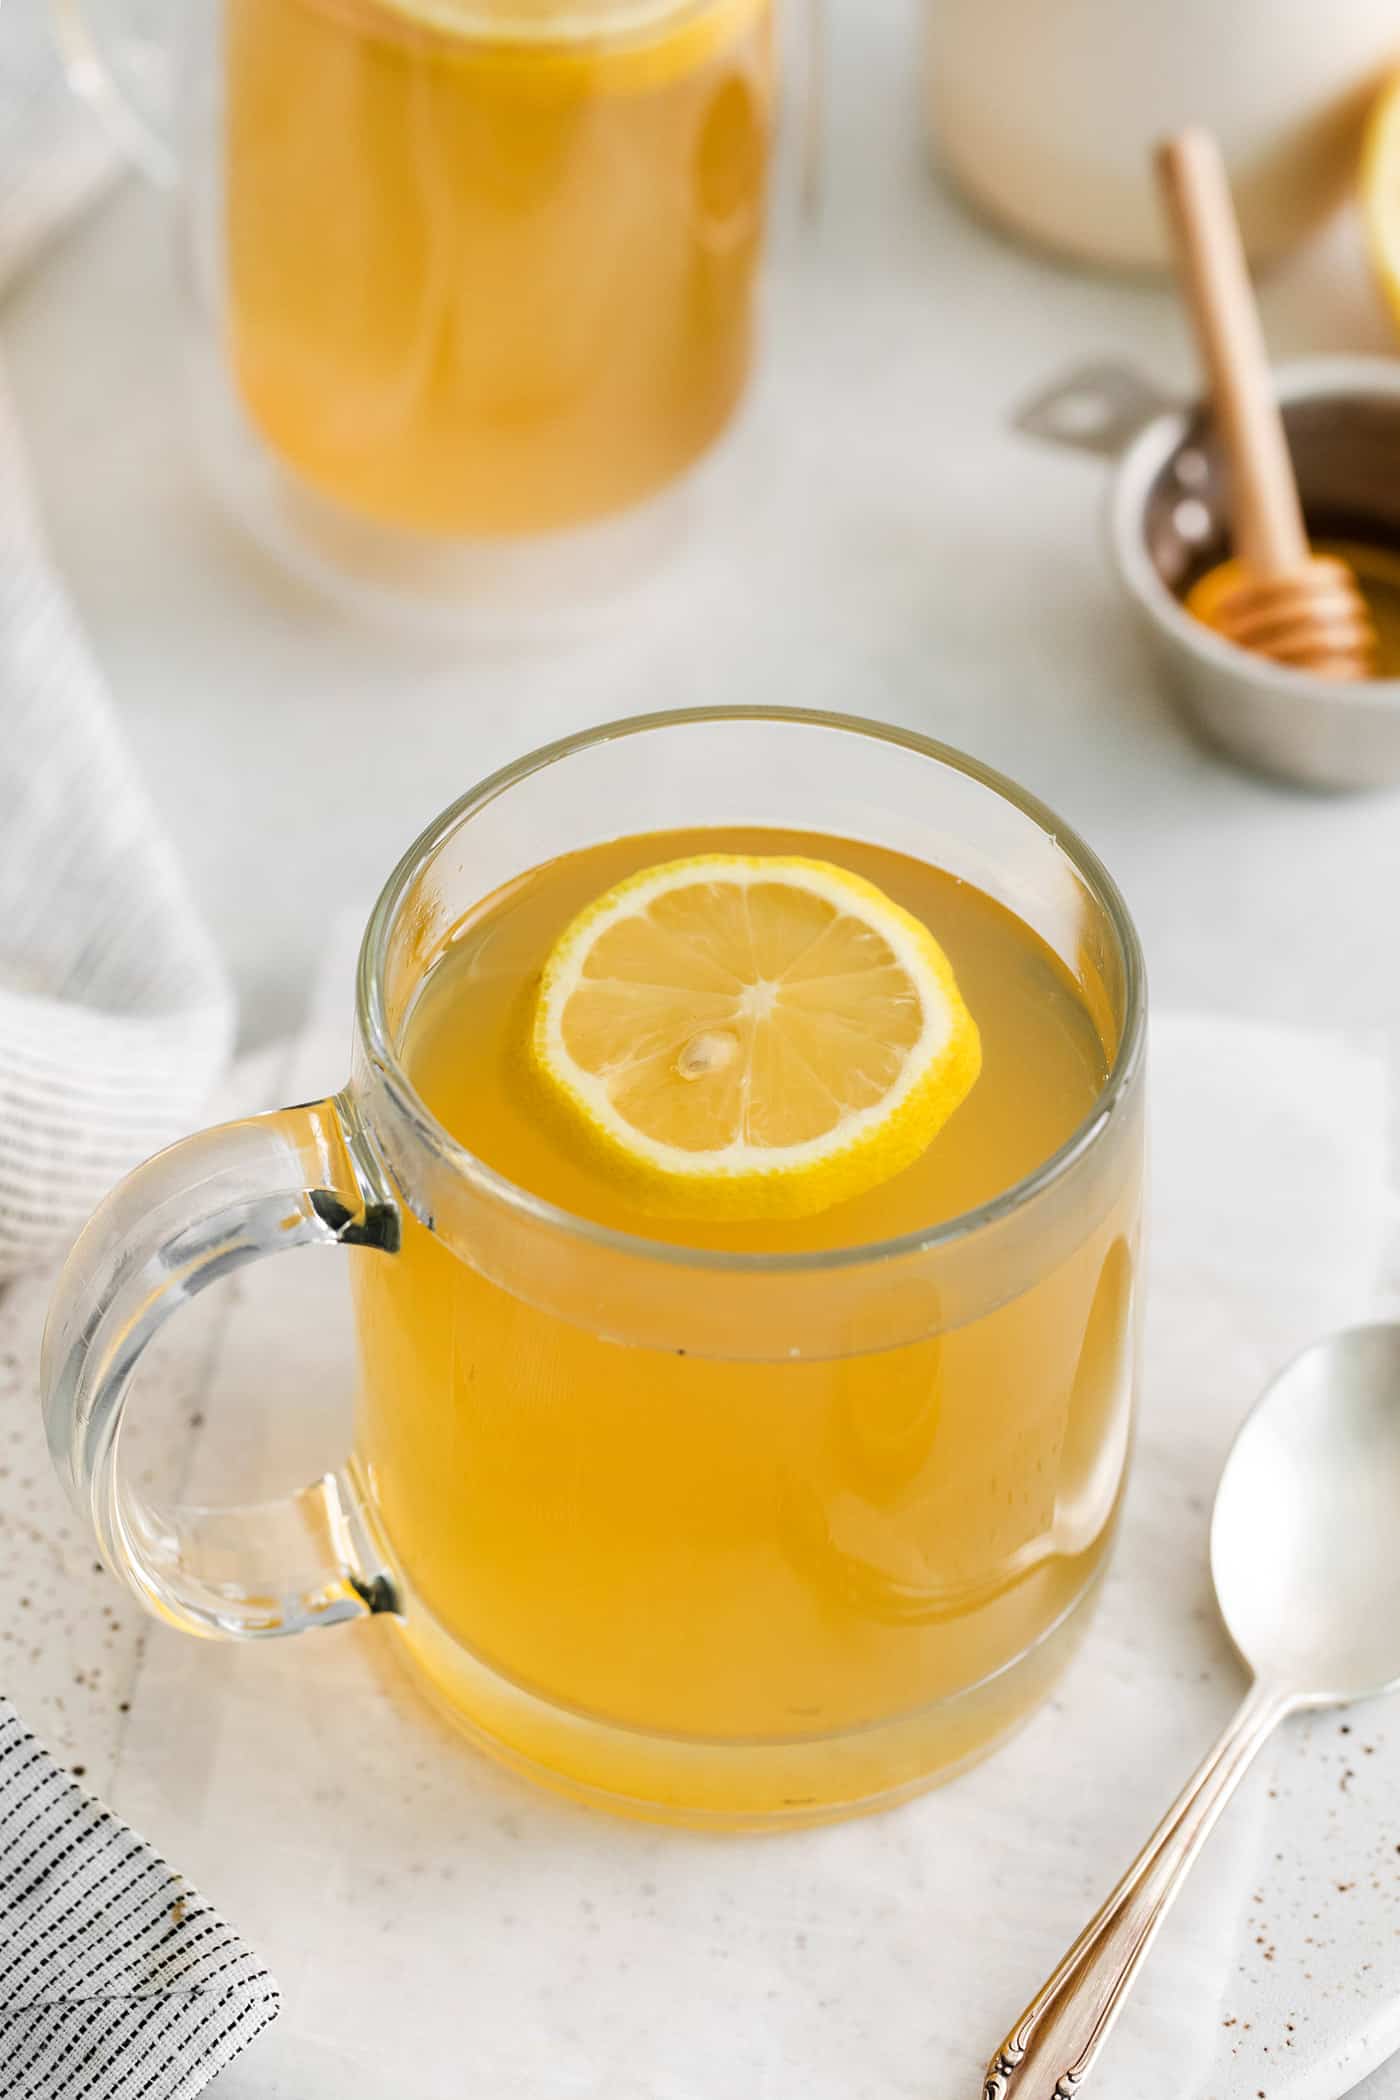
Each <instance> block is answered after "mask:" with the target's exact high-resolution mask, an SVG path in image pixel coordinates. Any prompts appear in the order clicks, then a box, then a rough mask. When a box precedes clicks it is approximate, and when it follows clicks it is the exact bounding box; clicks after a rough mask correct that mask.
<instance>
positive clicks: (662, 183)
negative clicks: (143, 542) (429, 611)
mask: <svg viewBox="0 0 1400 2100" xmlns="http://www.w3.org/2000/svg"><path fill="white" fill-rule="evenodd" d="M799 4H801V0H793V10H792V11H793V12H794V13H795V12H796V11H797V7H798V5H799ZM154 5H155V7H156V9H157V10H159V8H160V0H154ZM152 6H153V0H60V20H61V25H62V28H63V32H64V40H65V45H66V48H67V50H68V53H69V57H70V62H71V66H72V69H73V74H74V78H75V81H76V83H77V84H78V85H79V87H80V88H83V89H85V90H86V91H88V92H95V93H96V95H97V96H98V98H99V99H100V100H101V101H102V102H103V104H104V105H105V107H106V109H107V111H108V113H109V115H110V116H111V118H112V119H113V121H114V123H115V124H116V126H117V128H118V129H119V130H120V132H121V133H122V135H123V136H124V137H125V139H126V141H127V142H128V144H129V145H130V147H131V148H132V150H133V151H134V152H135V154H136V156H137V157H138V158H139V159H140V160H141V162H142V163H143V164H144V165H145V167H146V168H147V169H148V171H150V172H151V173H153V174H154V175H155V176H156V177H157V178H158V179H160V180H161V181H164V182H167V183H170V184H172V185H176V186H178V188H179V189H180V191H181V194H182V200H183V204H184V207H185V226H186V231H187V234H188V237H189V255H190V259H191V263H192V277H193V283H194V288H195V292H196V297H197V302H198V308H199V329H198V338H199V340H198V343H197V349H198V352H199V356H198V360H197V379H198V386H199V409H200V418H199V420H200V427H201V434H202V436H203V437H204V439H205V440H206V445H207V448H208V449H209V450H210V452H211V455H212V461H213V465H214V468H215V471H216V476H217V479H218V482H219V484H220V486H221V487H222V489H223V490H224V492H225V494H226V495H227V496H229V497H230V498H231V500H232V501H233V503H234V506H235V508H236V509H237V511H238V512H239V514H240V515H241V516H243V517H244V519H245V520H246V521H247V522H248V523H249V524H250V525H251V526H252V527H253V529H254V531H255V532H256V533H257V536H258V537H259V538H260V539H262V540H263V541H264V542H266V543H268V544H270V545H272V546H273V547H274V548H275V549H277V550H278V551H279V552H281V553H282V554H283V555H284V556H285V557H286V558H288V559H290V560H291V561H292V562H293V563H294V564H295V565H297V566H302V567H305V566H310V567H311V568H313V569H315V570H316V571H318V572H319V573H320V574H321V575H322V577H323V578H326V579H329V580H340V581H341V582H349V583H350V584H351V585H352V586H353V588H354V591H355V595H356V596H359V597H364V596H365V595H367V594H368V595H370V596H375V595H383V596H386V597H387V598H389V599H391V600H395V601H400V600H407V601H409V602H412V603H418V604H421V605H425V606H432V605H433V604H435V603H436V604H440V605H442V606H445V607H447V608H448V609H459V608H462V607H464V606H465V607H471V606H473V605H477V606H480V605H483V604H494V603H498V602H501V600H502V599H504V600H505V601H507V602H508V601H509V600H510V599H511V597H512V596H513V594H514V591H515V589H517V588H523V589H524V592H525V595H526V599H527V602H528V601H531V600H533V602H532V603H531V605H530V609H531V610H532V611H533V610H536V609H537V608H538V605H539V603H540V601H541V599H543V600H545V601H547V600H548V599H549V598H551V597H552V596H555V595H556V594H557V592H558V591H559V590H560V589H564V590H567V589H568V588H569V587H570V583H571V582H572V584H573V585H576V586H578V587H581V588H582V589H583V590H584V592H585V594H586V592H587V590H588V588H589V586H590V584H591V582H592V581H593V580H595V577H596V575H597V573H599V571H598V563H597V557H596V554H595V553H594V551H593V549H591V548H590V547H589V545H588V542H589V539H590V531H589V529H590V528H601V527H603V526H604V521H616V520H619V519H625V520H628V521H630V524H631V525H633V526H635V525H636V524H637V523H638V521H639V519H642V521H643V522H642V529H641V531H640V532H638V531H629V530H623V531H621V532H618V531H617V530H613V531H612V532H611V534H610V535H609V534H608V533H607V532H606V531H604V535H603V536H604V538H605V539H609V538H610V540H611V544H612V551H613V553H614V554H616V555H617V556H618V557H620V559H621V562H622V566H623V568H624V569H626V568H628V567H630V566H632V565H633V564H634V563H635V561H636V560H637V559H638V557H639V554H640V551H641V549H642V547H643V545H644V544H645V542H646V540H647V538H648V537H649V536H650V537H654V534H652V533H651V531H650V528H651V527H653V526H654V525H655V523H656V522H657V518H656V515H655V514H656V511H657V505H658V500H659V499H661V498H663V497H664V496H665V494H666V493H667V492H668V491H670V490H672V489H674V488H675V487H676V486H677V485H678V484H679V483H680V482H681V481H682V480H683V479H684V478H685V477H686V476H687V474H688V473H689V471H690V470H691V469H692V468H693V467H695V466H696V465H697V463H698V462H699V461H700V460H702V459H703V458H704V457H705V456H706V455H707V454H709V453H710V452H711V451H712V449H713V448H715V447H716V446H717V445H718V444H719V441H720V440H721V439H722V438H723V437H724V436H725V434H726V433H727V432H728V430H729V429H730V426H731V424H732V423H733V422H734V421H735V419H736V417H737V415H738V412H739V410H740V407H741V405H742V403H743V402H744V399H745V396H746V393H747V392H748V389H749V385H750V380H751V376H752V372H753V367H754V362H755V354H756V334H757V306H758V300H759V293H760V288H761V281H762V279H763V275H764V259H765V251H766V244H767V232H768V226H769V220H770V206H771V202H772V193H773V189H774V139H775V119H776V107H777V100H778V94H777V74H778V64H779V51H778V45H779V21H778V14H779V0H571V4H569V5H568V6H561V5H560V4H559V0H203V4H199V5H196V6H192V7H191V8H189V9H184V10H179V11H171V10H170V9H169V8H168V7H166V8H165V9H164V10H163V11H157V12H152ZM643 514H645V517H644V518H643ZM541 549H544V550H546V552H545V558H544V560H543V561H540V560H531V559H529V558H528V557H529V555H530V554H531V553H532V552H533V553H535V554H538V553H539V552H540V551H541ZM579 557H582V559H579ZM606 566H607V564H606V561H605V562H604V564H603V567H604V569H606Z"/></svg>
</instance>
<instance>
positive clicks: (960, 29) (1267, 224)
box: [926, 0, 1400, 268]
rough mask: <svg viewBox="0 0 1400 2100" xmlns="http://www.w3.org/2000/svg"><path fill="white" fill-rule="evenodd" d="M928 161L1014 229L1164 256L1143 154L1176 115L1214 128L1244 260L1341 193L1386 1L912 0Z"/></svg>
mask: <svg viewBox="0 0 1400 2100" xmlns="http://www.w3.org/2000/svg"><path fill="white" fill-rule="evenodd" d="M926 10H927V14H926V20H927V28H928V38H927V101H928V113H929V122H930V126H931V129H932V132H933V137H934V143H935V147H936V150H937V152H938V154H939V157H940V159H941V160H942V162H943V164H944V165H945V166H946V168H947V169H948V171H949V173H950V174H951V175H952V176H953V178H954V180H955V181H956V182H957V183H958V184H959V186H960V187H961V188H962V189H963V191H964V192H965V193H966V194H967V196H968V197H969V199H970V200H971V201H972V202H973V203H974V204H976V205H978V206H980V208H981V209H982V210H984V211H985V212H987V214H988V215H989V216H990V217H992V218H994V219H996V220H998V221H999V222H1000V223H1001V224H1003V225H1004V226H1006V227H1008V228H1010V229H1011V230H1012V231H1013V232H1015V233H1019V234H1021V235H1023V236H1025V237H1026V238H1028V239H1030V240H1032V241H1034V242H1036V243H1037V244H1038V245H1041V246H1045V247H1048V248H1053V249H1057V250H1059V251H1061V252H1063V253H1065V254H1067V255H1070V256H1073V257H1075V258H1076V259H1078V260H1080V261H1083V262H1089V263H1097V264H1102V265H1108V266H1110V267H1121V268H1145V267H1149V268H1155V267H1159V266H1161V265H1162V264H1164V263H1165V262H1166V260H1167V252H1166V242H1165V238H1164V234H1163V229H1162V226H1161V213H1160V208H1159V206H1158V203H1157V199H1156V196H1155V193H1154V191H1153V187H1152V173H1151V167H1150V164H1149V159H1150V154H1151V150H1152V147H1153V145H1154V144H1155V143H1156V142H1157V140H1158V139H1160V138H1162V137H1164V136H1165V135H1166V134H1167V133H1168V132H1172V131H1177V130H1180V129H1181V127H1182V126H1183V125H1186V124H1204V125H1205V126H1206V127H1207V128H1208V129H1209V130H1211V131H1213V132H1214V133H1215V134H1216V136H1217V138H1218V139H1219V140H1220V142H1221V146H1222V148H1223V150H1224V153H1225V157H1226V161H1227V163H1228V166H1229V170H1230V181H1231V187H1232V189H1233V191H1234V194H1235V199H1236V203H1237V205H1238V207H1239V213H1240V219H1241V223H1242V226H1243V230H1244V236H1245V243H1246V246H1247V247H1248V249H1249V252H1250V258H1251V260H1252V261H1253V262H1255V263H1256V264H1258V263H1266V262H1269V261H1272V260H1274V259H1275V258H1276V257H1278V256H1280V255H1282V254H1284V253H1285V252H1286V251H1287V250H1288V249H1289V248H1290V247H1292V246H1293V245H1294V244H1295V242H1297V241H1298V240H1300V239H1301V238H1302V237H1303V236H1304V235H1305V234H1306V233H1308V232H1309V231H1310V230H1311V229H1312V228H1313V227H1314V226H1316V225H1317V224H1318V223H1319V221H1320V220H1321V219H1322V218H1324V217H1325V216H1326V214H1327V213H1328V212H1329V211H1330V210H1331V209H1333V208H1334V207H1335V206H1336V205H1337V204H1338V203H1340V201H1341V198H1342V196H1343V194H1344V192H1345V189H1346V186H1347V183H1348V181H1349V179H1350V177H1351V174H1352V171H1353V168H1354V165H1355V157H1356V148H1357V141H1358V137H1359V133H1360V128H1361V124H1362V120H1363V118H1364V115H1365V111H1366V107H1367V104H1368V102H1369V100H1370V97H1371V95H1372V94H1373V93H1374V90H1375V88H1376V87H1377V85H1378V84H1379V81H1380V78H1381V77H1382V75H1383V74H1384V72H1385V71H1387V70H1388V69H1389V67H1391V66H1393V65H1394V64H1395V62H1396V61H1397V60H1400V13H1397V10H1396V9H1395V7H1394V6H1393V5H1391V0H1331V4H1330V5H1328V6H1319V5H1318V0H926Z"/></svg>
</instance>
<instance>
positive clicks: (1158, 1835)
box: [985, 1684, 1293, 2100]
mask: <svg viewBox="0 0 1400 2100" xmlns="http://www.w3.org/2000/svg"><path fill="white" fill-rule="evenodd" d="M1292 1704H1293V1701H1292V1699H1291V1698H1290V1697H1289V1695H1288V1694H1287V1693H1286V1692H1281V1691H1279V1690H1277V1689H1275V1688H1272V1687H1270V1686H1267V1685H1263V1684H1255V1685H1254V1686H1253V1687H1252V1688H1251V1690H1250V1692H1249V1695H1248V1697H1247V1698H1246V1699H1245V1701H1244V1704H1243V1705H1242V1706H1241V1707H1240V1709H1239V1712H1238V1713H1237V1714H1236V1715H1235V1717H1234V1719H1233V1720H1232V1721H1231V1723H1230V1725H1229V1727H1228V1728H1227V1729H1226V1730H1225V1733H1224V1735H1222V1736H1221V1738H1220V1741H1219V1742H1218V1743H1217V1744H1216V1746H1215V1748H1214V1749H1213V1750H1212V1751H1211V1753H1210V1755H1209V1756H1208V1757H1207V1758H1206V1760H1205V1762H1204V1763H1203V1764H1202V1765H1201V1766H1200V1768H1199V1770H1198V1771H1197V1772H1196V1775H1195V1777H1194V1778H1193V1779H1191V1780H1190V1781H1189V1782H1188V1784H1187V1786H1186V1789H1185V1791H1184V1792H1183V1793H1182V1794H1181V1795H1180V1796H1179V1798H1178V1799H1177V1801H1176V1804H1175V1806H1174V1807H1172V1808H1171V1809H1169V1810H1168V1812H1167V1814H1166V1815H1165V1817H1164V1818H1163V1819H1162V1821H1161V1823H1159V1824H1158V1826H1157V1829H1156V1830H1155V1831H1154V1833H1153V1835H1152V1836H1151V1837H1150V1838H1149V1839H1148V1841H1147V1844H1146V1846H1145V1847H1144V1849H1143V1850H1142V1851H1141V1852H1140V1853H1139V1854H1138V1856H1137V1858H1136V1859H1135V1860H1134V1862H1133V1864H1132V1866H1131V1867H1129V1869H1128V1871H1127V1873H1126V1874H1125V1875H1124V1876H1123V1879H1122V1880H1121V1881H1120V1882H1119V1884H1118V1886H1117V1888H1116V1889H1115V1890H1114V1891H1113V1894H1112V1895H1111V1896H1110V1897H1109V1899H1108V1901H1107V1902H1106V1903H1105V1904H1104V1906H1103V1908H1102V1909H1101V1910H1100V1911H1099V1912H1098V1914H1097V1916H1096V1917H1094V1918H1093V1919H1092V1920H1091V1921H1090V1923H1089V1924H1088V1925H1086V1926H1085V1928H1084V1930H1083V1932H1082V1933H1081V1934H1080V1935H1079V1938H1078V1939H1077V1940H1076V1941H1075V1943H1074V1945H1073V1946H1072V1947H1071V1948H1070V1950H1069V1952H1068V1953H1067V1954H1066V1955H1065V1957H1064V1960H1063V1961H1062V1962H1061V1963H1060V1966H1059V1967H1058V1968H1057V1969H1056V1971H1055V1973H1054V1975H1053V1976H1052V1977H1051V1978H1050V1980H1049V1982H1048V1983H1047V1984H1046V1985H1045V1987H1044V1989H1043V1990H1042V1991H1041V1992H1040V1994H1039V1995H1038V1996H1037V1997H1035V1998H1033V1999H1032V2000H1031V2003H1030V2004H1029V2005H1028V2006H1027V2007H1026V2010H1025V2012H1024V2013H1023V2014H1022V2015H1021V2017H1020V2019H1019V2020H1018V2021H1017V2022H1016V2025H1015V2026H1014V2027H1013V2028H1012V2030H1011V2032H1010V2034H1009V2035H1008V2036H1007V2037H1006V2040H1005V2041H1004V2042H1003V2043H1002V2045H1001V2047H1000V2049H999V2050H998V2051H997V2053H996V2055H995V2056H994V2057H993V2058H992V2060H991V2062H990V2064H988V2066H987V2082H986V2087H985V2100H1013V2096H1014V2100H1073V2096H1074V2095H1075V2093H1076V2092H1077V2090H1078V2087H1079V2084H1080V2082H1081V2080H1082V2079H1083V2078H1084V2077H1085V2075H1086V2073H1087V2072H1088V2070H1089V2068H1090V2066H1091V2065H1092V2064H1093V2061H1094V2059H1095V2057H1096V2056H1097V2055H1098V2053H1099V2050H1100V2049H1101V2048H1102V2046H1103V2043H1104V2041H1105V2039H1106V2038H1107V2035H1108V2033H1109V2030H1110V2028H1111V2027H1112V2026H1113V2023H1114V2021H1115V2020H1116V2019H1117V2017H1118V2014H1119V2012H1120V2011H1121V2009H1122V2006H1123V2001H1124V2000H1125V1998H1126V1997H1127V1995H1128V1991H1129V1988H1130V1986H1131V1985H1132V1983H1133V1981H1134V1979H1135V1977H1136V1976H1137V1972H1138V1970H1139V1968H1140V1967H1141V1966H1142V1962H1143V1960H1144V1958H1145V1956H1146V1954H1147V1950H1148V1948H1149V1947H1150V1946H1151V1945H1152V1942H1153V1940H1154V1939H1155V1938H1156V1936H1157V1929H1158V1927H1159V1926H1160V1925H1161V1923H1162V1920H1163V1918H1165V1916H1166V1914H1167V1912H1168V1911H1169V1910H1170V1909H1171V1906H1172V1904H1173V1903H1174V1902H1175V1901H1176V1897H1177V1894H1178V1892H1179V1891H1180V1889H1181V1885H1182V1883H1183V1882H1184V1881H1185V1879H1186V1876H1187V1873H1188V1872H1189V1870H1190V1868H1191V1866H1192V1865H1193V1864H1194V1862H1195V1859H1196V1855H1197V1853H1198V1852H1199V1851H1200V1849H1201V1847H1202V1845H1203V1844H1204V1843H1205V1841H1206V1839H1207V1837H1209V1835H1210V1833H1211V1831H1212V1829H1213V1828H1214V1827H1215V1823H1216V1820H1217V1818H1218V1817H1219V1815H1220V1812H1221V1810H1222V1809H1223V1808H1224V1806H1225V1804H1226V1802H1227V1801H1228V1800H1229V1798H1230V1796H1231V1795H1232V1794H1233V1793H1234V1791H1235V1788H1236V1787H1237V1786H1238V1785H1239V1783H1240V1781H1241V1780H1242V1779H1243V1777H1244V1775H1245V1773H1246V1772H1247V1771H1248V1769H1249V1767H1250V1765H1251V1764H1252V1763H1253V1761H1254V1759H1255V1757H1256V1756H1257V1755H1258V1753H1259V1751H1260V1750H1261V1749H1262V1748H1263V1746H1264V1744H1265V1743H1266V1742H1267V1740H1268V1738H1269V1737H1270V1735H1271V1734H1272V1733H1273V1731H1274V1729H1275V1728H1276V1727H1277V1725H1278V1723H1279V1722H1280V1721H1281V1720H1282V1719H1283V1717H1284V1715H1285V1714H1286V1713H1288V1711H1289V1710H1290V1707H1291V1706H1292Z"/></svg>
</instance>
